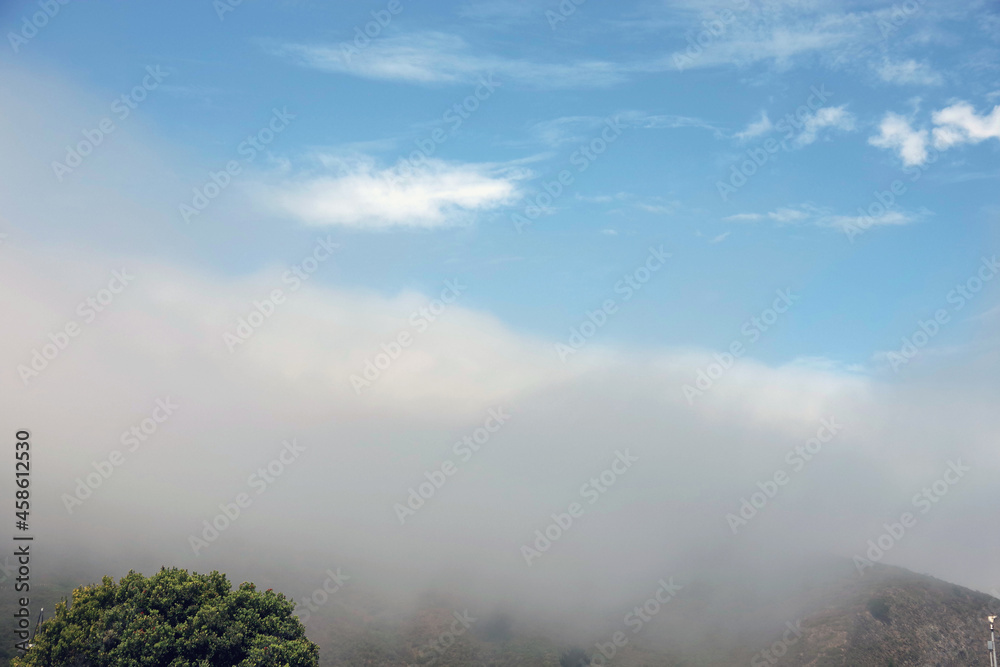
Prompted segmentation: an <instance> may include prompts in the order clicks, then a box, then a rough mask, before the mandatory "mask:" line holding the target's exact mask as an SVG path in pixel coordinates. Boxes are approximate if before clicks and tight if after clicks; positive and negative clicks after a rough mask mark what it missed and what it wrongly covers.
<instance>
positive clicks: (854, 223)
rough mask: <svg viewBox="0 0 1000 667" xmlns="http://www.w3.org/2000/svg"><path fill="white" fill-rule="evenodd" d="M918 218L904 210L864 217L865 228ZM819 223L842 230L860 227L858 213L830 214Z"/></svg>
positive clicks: (897, 223)
mask: <svg viewBox="0 0 1000 667" xmlns="http://www.w3.org/2000/svg"><path fill="white" fill-rule="evenodd" d="M916 220H917V216H916V215H914V214H912V213H905V212H903V211H886V212H885V213H883V214H882V215H877V216H866V217H865V218H864V225H865V228H867V227H885V226H899V225H908V224H910V223H911V222H914V221H916ZM819 224H820V225H821V226H824V227H833V228H834V229H839V230H841V231H846V230H848V229H857V228H858V216H856V215H828V216H824V217H822V218H821V219H820V220H819Z"/></svg>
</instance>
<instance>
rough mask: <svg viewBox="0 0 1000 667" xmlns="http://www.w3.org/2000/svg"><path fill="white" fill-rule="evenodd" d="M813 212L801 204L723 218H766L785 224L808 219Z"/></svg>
mask: <svg viewBox="0 0 1000 667" xmlns="http://www.w3.org/2000/svg"><path fill="white" fill-rule="evenodd" d="M814 213H815V210H814V209H813V208H812V207H810V206H805V205H803V206H802V207H800V208H791V207H788V206H782V207H781V208H778V209H775V210H773V211H770V212H768V213H737V214H735V215H730V216H728V217H725V218H723V220H727V221H729V222H757V221H759V220H763V219H765V218H767V219H769V220H773V221H775V222H777V223H779V224H785V223H790V222H801V221H802V220H806V219H808V218H809V217H810V216H812V215H813V214H814Z"/></svg>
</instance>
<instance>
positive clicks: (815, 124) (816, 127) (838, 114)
mask: <svg viewBox="0 0 1000 667" xmlns="http://www.w3.org/2000/svg"><path fill="white" fill-rule="evenodd" d="M802 124H803V128H802V133H801V134H799V136H798V137H796V138H795V145H796V146H799V147H802V146H808V145H809V144H811V143H813V142H814V141H816V139H817V138H818V137H819V135H820V131H821V130H823V129H824V128H828V127H829V128H833V129H835V130H841V131H843V132H850V131H852V130H854V116H853V115H852V114H851V113H850V112H849V111H847V109H846V105H841V106H839V107H823V108H821V109H817V110H816V113H814V114H812V115H811V116H808V117H806V119H805V120H804V121H803V123H802Z"/></svg>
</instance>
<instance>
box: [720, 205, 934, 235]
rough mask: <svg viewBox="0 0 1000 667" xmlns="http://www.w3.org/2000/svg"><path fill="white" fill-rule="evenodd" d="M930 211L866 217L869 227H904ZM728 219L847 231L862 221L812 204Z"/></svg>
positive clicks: (898, 212)
mask: <svg viewBox="0 0 1000 667" xmlns="http://www.w3.org/2000/svg"><path fill="white" fill-rule="evenodd" d="M926 214H927V212H926V211H922V212H919V213H910V212H906V211H902V210H899V209H893V210H889V211H885V212H884V213H882V214H881V215H877V216H867V215H866V216H865V227H866V228H867V227H872V226H874V227H884V226H901V225H908V224H910V223H912V222H916V221H917V220H919V219H921V218H922V217H924V216H925V215H926ZM723 220H724V221H726V222H742V223H752V222H761V221H770V222H773V223H775V224H776V225H812V226H814V227H822V228H827V229H838V230H841V231H843V230H846V229H850V228H852V227H854V226H856V225H857V224H858V216H857V215H841V214H836V213H833V212H832V211H831V210H829V209H827V208H820V207H817V206H813V205H811V204H796V205H790V206H781V207H779V208H776V209H775V210H773V211H768V212H766V213H737V214H735V215H730V216H727V217H725V218H723Z"/></svg>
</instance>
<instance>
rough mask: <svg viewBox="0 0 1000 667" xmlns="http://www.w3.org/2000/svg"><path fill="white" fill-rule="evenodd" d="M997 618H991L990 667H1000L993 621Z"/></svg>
mask: <svg viewBox="0 0 1000 667" xmlns="http://www.w3.org/2000/svg"><path fill="white" fill-rule="evenodd" d="M994 618H995V617H993V616H990V618H989V621H990V667H998V665H997V641H996V637H995V635H994V634H993V619H994Z"/></svg>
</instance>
